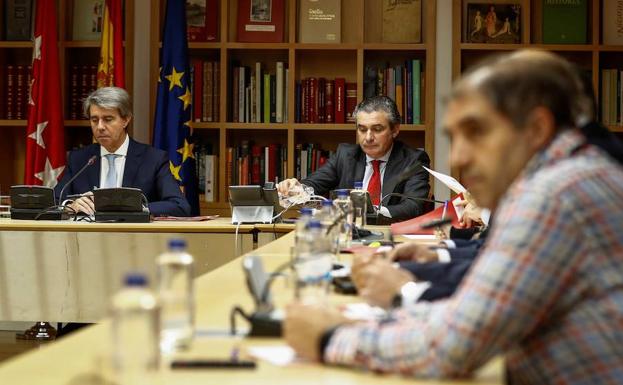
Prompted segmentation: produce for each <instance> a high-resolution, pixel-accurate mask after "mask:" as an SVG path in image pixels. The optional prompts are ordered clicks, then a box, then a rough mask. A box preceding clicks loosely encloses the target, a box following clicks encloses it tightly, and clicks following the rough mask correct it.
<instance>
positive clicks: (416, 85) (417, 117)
mask: <svg viewBox="0 0 623 385" xmlns="http://www.w3.org/2000/svg"><path fill="white" fill-rule="evenodd" d="M421 72H422V70H421V63H420V61H419V60H413V124H420V123H421V122H422V114H421V104H422V101H421V100H420V95H421V92H422V86H421V84H420V78H421Z"/></svg>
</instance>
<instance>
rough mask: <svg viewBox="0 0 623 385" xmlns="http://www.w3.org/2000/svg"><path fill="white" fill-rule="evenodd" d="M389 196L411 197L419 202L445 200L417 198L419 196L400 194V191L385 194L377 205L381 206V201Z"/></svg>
mask: <svg viewBox="0 0 623 385" xmlns="http://www.w3.org/2000/svg"><path fill="white" fill-rule="evenodd" d="M389 197H401V198H407V199H411V200H414V201H419V202H430V203H446V201H439V200H437V199H428V198H419V197H414V196H411V195H407V194H401V193H389V194H386V195H385V196H384V197H383V198H382V199H381V201H380V202H379V206H381V203H382V202H383V201H385V199H387V198H389Z"/></svg>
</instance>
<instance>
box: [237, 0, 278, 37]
mask: <svg viewBox="0 0 623 385" xmlns="http://www.w3.org/2000/svg"><path fill="white" fill-rule="evenodd" d="M284 9H285V6H284V0H271V1H252V0H240V1H238V41H239V42H244V43H281V42H283V22H284Z"/></svg>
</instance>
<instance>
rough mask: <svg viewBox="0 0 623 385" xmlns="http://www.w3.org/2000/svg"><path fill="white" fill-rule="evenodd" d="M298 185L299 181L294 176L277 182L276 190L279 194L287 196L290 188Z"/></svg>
mask: <svg viewBox="0 0 623 385" xmlns="http://www.w3.org/2000/svg"><path fill="white" fill-rule="evenodd" d="M300 185H301V182H299V181H298V180H297V179H296V178H290V179H284V180H282V181H281V182H279V183H278V184H277V191H278V192H279V194H281V195H285V196H287V195H288V193H289V192H290V190H291V189H293V188H294V187H296V186H300Z"/></svg>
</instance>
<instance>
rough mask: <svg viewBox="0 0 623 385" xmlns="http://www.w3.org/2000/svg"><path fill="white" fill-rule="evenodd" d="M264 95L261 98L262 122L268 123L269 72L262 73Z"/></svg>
mask: <svg viewBox="0 0 623 385" xmlns="http://www.w3.org/2000/svg"><path fill="white" fill-rule="evenodd" d="M263 89H264V96H263V98H262V109H263V119H262V122H263V123H270V74H264V86H263Z"/></svg>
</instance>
